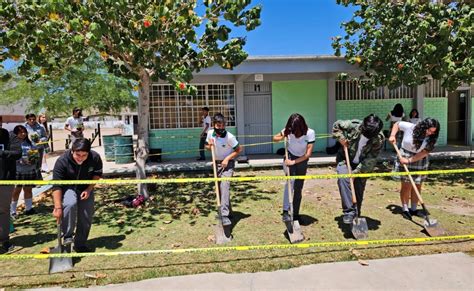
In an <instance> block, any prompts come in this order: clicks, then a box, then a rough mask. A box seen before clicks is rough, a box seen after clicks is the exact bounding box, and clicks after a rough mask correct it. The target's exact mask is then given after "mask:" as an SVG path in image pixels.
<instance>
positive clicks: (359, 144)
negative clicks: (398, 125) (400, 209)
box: [332, 114, 384, 224]
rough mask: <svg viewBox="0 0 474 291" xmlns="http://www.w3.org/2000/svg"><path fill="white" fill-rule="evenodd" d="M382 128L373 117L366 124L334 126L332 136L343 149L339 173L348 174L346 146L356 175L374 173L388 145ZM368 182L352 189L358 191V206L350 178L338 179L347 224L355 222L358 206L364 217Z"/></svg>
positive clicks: (356, 183) (339, 155)
mask: <svg viewBox="0 0 474 291" xmlns="http://www.w3.org/2000/svg"><path fill="white" fill-rule="evenodd" d="M382 128H383V122H382V120H380V118H379V117H378V116H376V115H373V114H371V115H369V116H367V117H365V118H364V120H363V121H361V120H338V121H336V122H335V123H334V125H333V129H332V135H333V137H334V138H335V139H337V141H338V142H339V143H341V145H342V146H343V147H341V148H340V149H339V151H338V153H337V156H336V162H337V168H336V170H337V173H338V174H348V169H347V164H346V159H345V155H344V146H346V147H347V148H348V151H349V160H350V164H351V169H352V173H353V174H358V173H369V172H372V170H373V169H374V167H375V165H376V163H377V156H378V155H379V153H380V151H381V150H382V146H383V142H384V136H383V134H382V133H381V132H380V131H381V130H382ZM366 182H367V178H355V179H354V188H355V189H352V190H354V193H355V196H356V199H357V205H354V204H353V203H352V194H351V193H352V192H351V188H350V179H349V178H339V179H337V186H338V188H339V194H340V195H341V203H342V212H343V222H344V223H346V224H350V223H352V221H353V219H354V217H355V215H356V209H355V207H357V210H358V213H359V215H360V213H361V212H360V211H361V208H362V201H363V199H364V191H365V185H366Z"/></svg>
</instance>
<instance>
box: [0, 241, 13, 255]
mask: <svg viewBox="0 0 474 291" xmlns="http://www.w3.org/2000/svg"><path fill="white" fill-rule="evenodd" d="M14 250H15V246H14V245H12V244H11V242H10V241H6V242H4V243H2V245H1V246H0V254H7V253H10V252H12V251H14Z"/></svg>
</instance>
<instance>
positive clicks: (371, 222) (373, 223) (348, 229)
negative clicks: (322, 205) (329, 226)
mask: <svg viewBox="0 0 474 291" xmlns="http://www.w3.org/2000/svg"><path fill="white" fill-rule="evenodd" d="M343 217H344V216H343V215H340V216H337V217H335V218H334V220H335V221H337V226H338V227H339V229H340V230H341V232H342V234H343V235H344V238H354V236H353V235H352V224H346V223H344V221H343ZM361 218H365V220H366V221H367V228H368V229H369V230H377V229H379V227H380V224H381V222H380V220H378V219H373V218H370V217H367V216H361Z"/></svg>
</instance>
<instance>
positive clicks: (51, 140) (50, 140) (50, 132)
mask: <svg viewBox="0 0 474 291" xmlns="http://www.w3.org/2000/svg"><path fill="white" fill-rule="evenodd" d="M49 143H50V146H49V147H50V148H51V152H54V141H53V126H52V125H51V124H50V125H49Z"/></svg>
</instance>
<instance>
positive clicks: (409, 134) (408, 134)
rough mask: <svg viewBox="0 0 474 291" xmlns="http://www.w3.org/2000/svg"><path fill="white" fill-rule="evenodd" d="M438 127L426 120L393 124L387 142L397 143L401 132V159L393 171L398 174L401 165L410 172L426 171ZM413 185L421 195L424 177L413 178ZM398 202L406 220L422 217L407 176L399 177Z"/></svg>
mask: <svg viewBox="0 0 474 291" xmlns="http://www.w3.org/2000/svg"><path fill="white" fill-rule="evenodd" d="M439 129H440V125H439V122H438V120H436V119H433V118H426V119H424V120H422V121H420V122H418V123H417V124H413V123H410V122H405V121H400V122H397V123H395V125H394V126H393V129H392V133H391V134H390V138H389V141H390V142H391V143H392V144H393V143H395V142H397V139H396V135H397V133H398V132H399V131H403V139H402V143H401V144H402V146H401V149H400V152H401V156H402V158H401V159H399V158H397V161H396V163H395V171H396V172H400V170H401V168H402V166H401V164H406V165H407V168H408V170H410V171H423V170H427V169H428V165H429V160H428V155H429V153H430V152H431V151H432V150H433V149H434V146H435V144H436V141H437V140H438V135H439ZM413 179H414V180H415V184H416V186H417V188H418V190H419V191H420V193H421V185H422V183H423V181H424V180H425V179H426V176H424V175H416V176H413ZM401 183H402V184H401V189H400V200H401V202H402V208H403V212H402V215H403V217H404V218H406V219H411V218H412V215H418V216H423V214H422V213H420V212H419V211H417V209H416V207H417V204H418V197H417V196H416V193H415V191H414V190H413V189H412V185H411V183H410V180H409V178H408V176H402V177H401ZM410 196H411V208H410V209H408V200H410Z"/></svg>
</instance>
